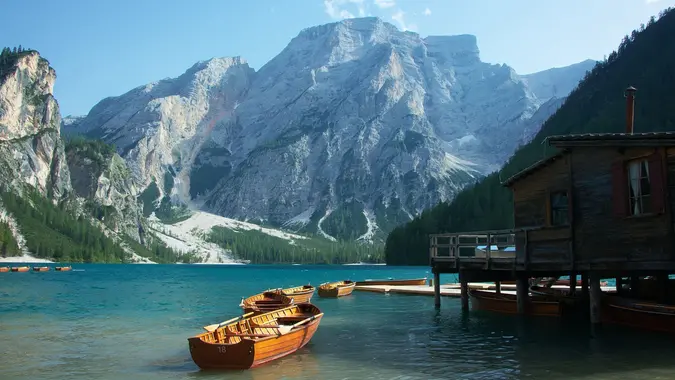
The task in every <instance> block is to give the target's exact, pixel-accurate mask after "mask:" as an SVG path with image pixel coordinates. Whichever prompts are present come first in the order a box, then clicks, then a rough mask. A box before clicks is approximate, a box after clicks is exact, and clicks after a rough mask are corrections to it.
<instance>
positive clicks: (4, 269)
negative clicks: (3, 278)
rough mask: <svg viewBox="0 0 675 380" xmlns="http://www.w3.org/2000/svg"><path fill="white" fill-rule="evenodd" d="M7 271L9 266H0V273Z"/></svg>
mask: <svg viewBox="0 0 675 380" xmlns="http://www.w3.org/2000/svg"><path fill="white" fill-rule="evenodd" d="M3 272H9V267H0V273H3Z"/></svg>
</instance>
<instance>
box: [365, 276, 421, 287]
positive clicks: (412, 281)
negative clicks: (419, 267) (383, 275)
mask: <svg viewBox="0 0 675 380" xmlns="http://www.w3.org/2000/svg"><path fill="white" fill-rule="evenodd" d="M426 284H427V278H426V277H424V278H413V279H402V280H395V279H392V278H390V279H387V280H364V281H356V286H362V285H393V286H396V285H426Z"/></svg>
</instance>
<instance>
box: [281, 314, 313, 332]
mask: <svg viewBox="0 0 675 380" xmlns="http://www.w3.org/2000/svg"><path fill="white" fill-rule="evenodd" d="M319 315H323V313H321V314H318V315H313V316H311V317H310V318H307V319H305V320H303V321H300V322H298V323H296V324H294V325H290V326H288V325H283V326H279V327H278V329H279V335H286V334H288V333H289V332H291V330H293V328H295V327H298V326H300V325H304V324H305V323H307V322H311V321H313V320H315V319H316V317H318V316H319Z"/></svg>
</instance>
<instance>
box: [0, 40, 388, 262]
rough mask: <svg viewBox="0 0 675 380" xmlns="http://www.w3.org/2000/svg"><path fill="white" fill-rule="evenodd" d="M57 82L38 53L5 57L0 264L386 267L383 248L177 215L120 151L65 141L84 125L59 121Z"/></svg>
mask: <svg viewBox="0 0 675 380" xmlns="http://www.w3.org/2000/svg"><path fill="white" fill-rule="evenodd" d="M232 62H233V61H232V60H229V61H228V60H223V61H221V62H220V63H224V64H225V65H229V64H231V63H232ZM214 63H215V61H212V62H209V63H207V64H205V65H203V66H198V67H197V66H196V67H195V69H196V70H195V72H197V73H196V75H195V76H193V77H190V80H191V81H193V80H197V81H198V80H199V78H200V75H201V74H199V72H201V73H202V74H204V70H218V69H222V68H223V66H220V67H218V66H214ZM226 70H227V69H226ZM55 78H56V73H55V72H54V70H53V69H52V68H51V67H50V66H49V63H48V62H47V61H46V60H45V59H44V58H42V57H41V56H40V55H39V53H38V52H36V51H33V50H26V51H24V50H23V49H21V48H19V49H16V48H15V49H13V50H10V49H8V48H4V49H2V52H1V53H0V137H1V139H0V261H6V260H17V257H19V258H18V260H28V261H35V260H37V259H36V258H35V257H33V256H36V257H37V258H39V259H40V260H45V259H46V260H57V261H63V262H108V263H110V262H142V263H155V262H158V263H176V262H182V263H194V262H199V263H229V264H233V263H242V262H254V263H279V262H285V263H312V264H316V263H328V264H330V263H336V264H339V263H349V262H359V261H374V262H379V261H381V260H382V249H381V248H382V247H381V246H377V247H372V246H359V245H357V244H349V243H341V244H336V243H333V242H330V241H329V240H326V239H323V238H316V237H308V236H302V235H298V234H289V233H287V232H283V231H279V230H275V229H272V228H266V227H262V226H258V225H255V224H251V223H244V222H239V221H235V220H232V219H227V218H223V217H220V216H217V215H212V214H208V213H205V212H191V211H189V210H187V209H184V208H180V207H176V208H174V207H172V206H171V199H170V197H169V196H166V195H165V196H164V197H162V198H161V199H160V198H159V187H158V186H154V187H152V186H149V187H148V188H146V189H145V190H144V191H140V189H139V188H138V187H137V186H136V181H135V180H134V176H133V174H132V172H131V170H130V168H129V166H128V165H127V161H125V159H123V158H122V157H121V156H120V155H119V154H118V153H117V151H116V150H115V148H114V147H113V146H111V145H109V144H107V143H105V142H103V141H101V140H98V139H86V138H84V137H82V136H72V135H71V136H70V137H69V138H67V139H65V140H64V139H62V136H61V134H60V128H61V126H64V127H65V128H70V129H71V130H76V129H77V128H78V127H79V126H80V123H81V121H82V120H83V119H84V117H77V116H75V117H73V116H68V117H65V118H63V119H61V116H60V113H59V107H58V103H57V102H56V100H55V99H54V97H53V95H52V89H53V85H54V80H55ZM209 78H210V76H206V78H205V79H206V80H207V81H208V79H209ZM164 83H165V84H166V82H164ZM160 87H161V86H160ZM177 87H178V88H181V89H185V88H184V87H182V86H181V85H180V84H178V85H177ZM165 89H166V91H168V92H171V91H172V90H171V89H170V88H169V89H167V87H165ZM222 93H223V94H224V95H223V96H227V94H225V92H222ZM192 95H193V100H198V99H199V95H198V94H196V93H194V92H193V93H192ZM206 100H209V99H206ZM211 100H213V99H211ZM214 101H215V100H214ZM216 104H217V102H216ZM160 106H161V105H160ZM213 107H215V106H212V107H211V108H213ZM141 138H143V136H141ZM147 143H148V144H152V143H153V142H152V141H147ZM156 157H157V158H158V159H160V158H161V155H157V156H156ZM162 179H163V182H162V183H161V185H162V186H163V187H164V188H173V177H172V176H167V175H165V176H164V177H163V178H162ZM8 256H9V257H8Z"/></svg>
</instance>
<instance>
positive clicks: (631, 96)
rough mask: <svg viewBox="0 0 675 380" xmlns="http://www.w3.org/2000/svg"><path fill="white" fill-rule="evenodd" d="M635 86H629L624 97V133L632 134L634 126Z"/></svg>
mask: <svg viewBox="0 0 675 380" xmlns="http://www.w3.org/2000/svg"><path fill="white" fill-rule="evenodd" d="M635 91H637V89H635V87H633V86H630V87H628V88H627V89H626V92H625V94H624V97H625V98H626V133H628V134H631V135H632V134H633V128H634V127H635Z"/></svg>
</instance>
